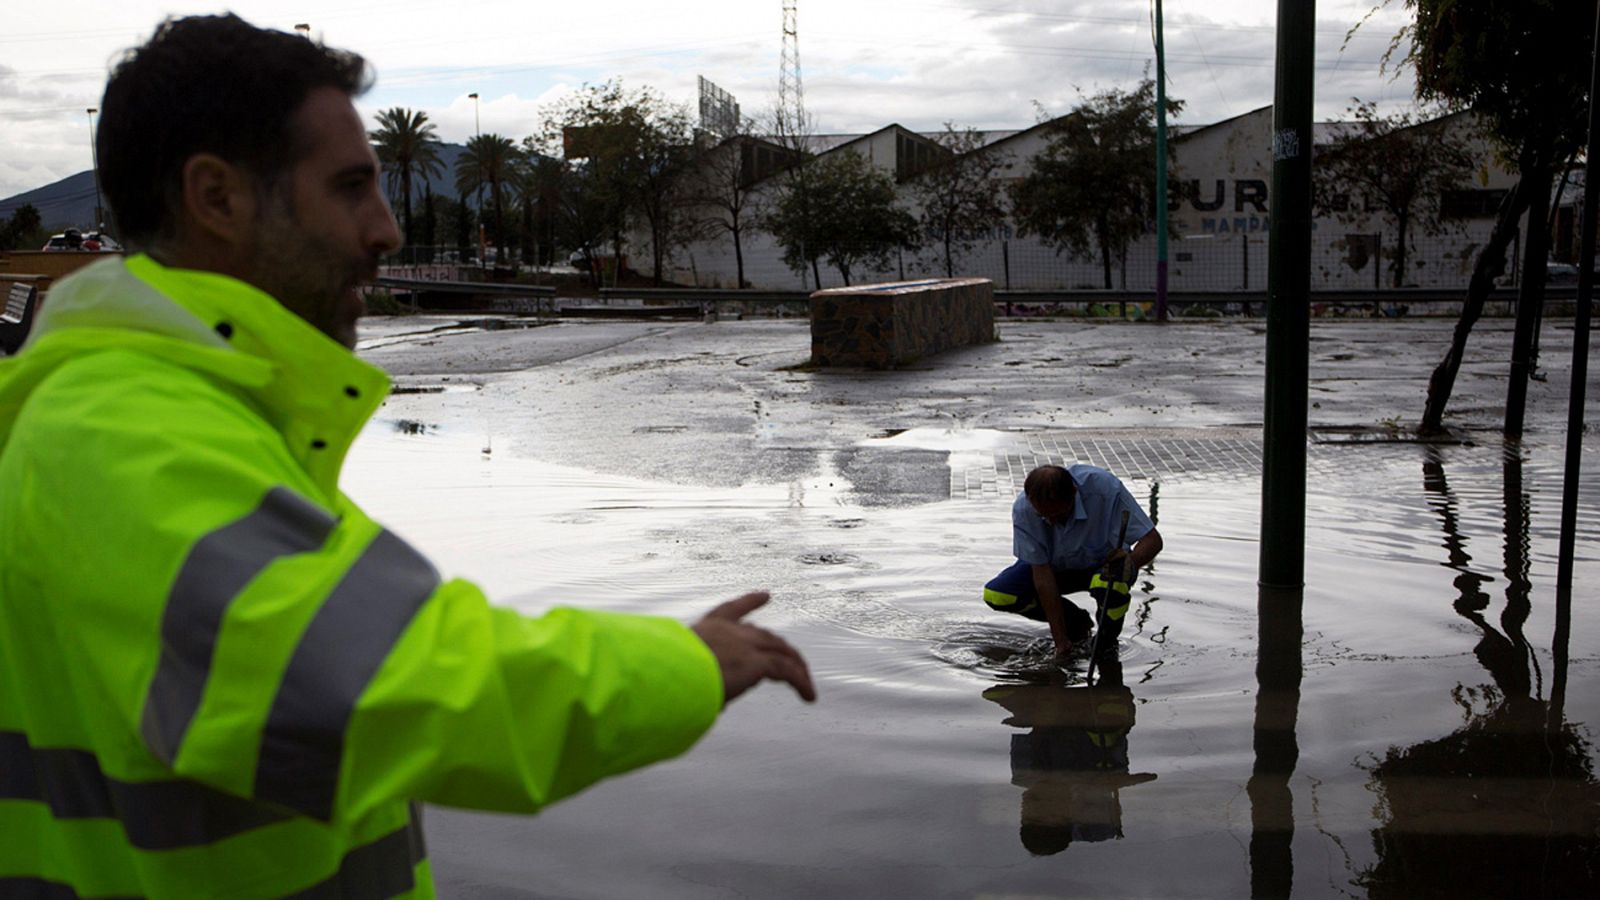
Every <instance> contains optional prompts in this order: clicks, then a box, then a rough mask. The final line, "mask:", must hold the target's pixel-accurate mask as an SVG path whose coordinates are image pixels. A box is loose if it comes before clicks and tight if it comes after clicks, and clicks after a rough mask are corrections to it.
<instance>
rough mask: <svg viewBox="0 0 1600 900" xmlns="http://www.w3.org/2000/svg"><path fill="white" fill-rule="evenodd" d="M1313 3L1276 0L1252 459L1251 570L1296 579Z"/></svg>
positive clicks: (1294, 583) (1301, 497) (1302, 477)
mask: <svg viewBox="0 0 1600 900" xmlns="http://www.w3.org/2000/svg"><path fill="white" fill-rule="evenodd" d="M1316 15H1317V11H1316V3H1315V0H1278V36H1277V41H1278V52H1277V77H1276V81H1275V84H1274V88H1273V101H1272V195H1271V196H1272V224H1271V226H1270V229H1269V239H1268V244H1267V371H1266V406H1265V410H1264V415H1263V429H1262V431H1263V435H1262V437H1263V442H1262V461H1261V568H1260V571H1261V576H1260V583H1261V584H1262V585H1265V586H1267V587H1275V588H1293V589H1299V588H1300V587H1301V586H1302V585H1304V583H1305V550H1306V547H1305V535H1306V414H1307V409H1306V407H1307V402H1306V392H1307V389H1308V384H1309V381H1308V375H1307V358H1308V356H1309V354H1310V351H1309V349H1308V348H1309V346H1310V342H1311V323H1310V315H1311V309H1310V307H1311V299H1310V291H1311V100H1312V85H1313V84H1314V74H1315V63H1316V52H1317V41H1316V37H1317V30H1316V22H1317V19H1316Z"/></svg>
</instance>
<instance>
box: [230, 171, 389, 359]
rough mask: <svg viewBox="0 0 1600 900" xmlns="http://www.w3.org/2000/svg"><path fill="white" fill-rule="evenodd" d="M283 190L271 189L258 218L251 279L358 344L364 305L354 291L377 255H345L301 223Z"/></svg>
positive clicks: (342, 339) (331, 333) (325, 329)
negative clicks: (363, 257)
mask: <svg viewBox="0 0 1600 900" xmlns="http://www.w3.org/2000/svg"><path fill="white" fill-rule="evenodd" d="M285 193H286V192H284V191H278V190H274V191H271V192H270V193H269V195H268V197H267V198H265V202H264V203H263V205H262V207H261V209H262V213H261V216H260V217H259V219H258V228H257V232H256V233H257V242H256V252H255V255H254V265H253V272H252V275H251V278H250V281H251V283H252V284H254V285H256V286H257V287H259V288H261V289H262V290H264V291H266V292H267V293H268V294H271V295H272V296H273V298H274V299H276V300H277V301H278V302H279V303H281V304H282V305H283V307H284V308H285V309H287V310H289V311H290V312H292V313H294V314H295V315H297V316H299V317H300V318H302V319H304V320H305V321H306V322H308V323H310V324H311V325H312V327H314V328H316V329H317V330H318V331H321V332H322V333H323V334H326V335H327V336H328V337H330V338H333V339H334V340H336V341H338V342H339V343H341V344H344V345H345V346H346V347H350V348H352V349H353V348H354V347H355V342H356V320H357V319H358V318H359V316H360V315H361V312H362V311H363V306H362V305H361V303H360V300H359V297H358V296H356V295H355V292H356V291H358V290H359V289H360V286H361V285H362V284H363V283H365V282H368V281H370V280H371V279H372V277H373V276H374V275H375V274H376V271H377V262H376V260H350V259H346V258H342V257H341V256H339V254H338V253H337V252H335V251H334V250H332V249H331V248H330V247H329V246H328V245H327V243H326V242H324V241H321V240H319V239H317V238H316V237H314V236H312V235H310V234H308V233H307V232H306V230H305V229H304V228H302V227H301V226H300V224H299V221H298V218H297V217H296V216H295V213H294V206H293V203H292V201H291V200H290V199H289V198H288V197H287V196H285Z"/></svg>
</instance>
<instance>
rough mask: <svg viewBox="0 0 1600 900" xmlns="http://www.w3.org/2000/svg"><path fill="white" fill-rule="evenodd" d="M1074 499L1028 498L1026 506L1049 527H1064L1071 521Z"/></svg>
mask: <svg viewBox="0 0 1600 900" xmlns="http://www.w3.org/2000/svg"><path fill="white" fill-rule="evenodd" d="M1074 499H1075V498H1073V497H1068V498H1067V499H1065V500H1033V499H1031V498H1030V499H1029V500H1028V504H1029V505H1030V506H1032V507H1033V511H1034V512H1036V513H1038V514H1039V517H1040V518H1041V519H1044V520H1045V521H1047V522H1049V523H1050V524H1051V525H1065V524H1067V523H1068V522H1071V521H1072V512H1073V507H1074V503H1073V500H1074Z"/></svg>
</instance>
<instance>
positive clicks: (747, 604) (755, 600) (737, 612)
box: [706, 591, 772, 622]
mask: <svg viewBox="0 0 1600 900" xmlns="http://www.w3.org/2000/svg"><path fill="white" fill-rule="evenodd" d="M771 597H772V595H771V594H769V593H767V592H766V591H751V592H750V593H748V594H745V595H743V596H741V597H735V598H734V599H732V600H729V601H728V602H726V603H723V604H721V605H719V606H717V607H716V608H715V609H713V610H711V612H709V613H706V618H708V619H726V620H728V621H729V622H737V621H739V620H740V619H742V618H744V617H745V616H748V615H750V614H751V613H753V612H755V611H756V610H758V609H760V608H761V607H762V606H763V605H765V604H766V602H767V600H769V599H771Z"/></svg>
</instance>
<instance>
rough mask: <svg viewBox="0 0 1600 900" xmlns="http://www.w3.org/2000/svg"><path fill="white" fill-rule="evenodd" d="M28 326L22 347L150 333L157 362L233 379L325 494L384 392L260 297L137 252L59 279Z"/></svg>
mask: <svg viewBox="0 0 1600 900" xmlns="http://www.w3.org/2000/svg"><path fill="white" fill-rule="evenodd" d="M37 328H38V332H39V333H38V334H36V335H34V336H33V337H34V338H36V339H37V340H36V341H35V340H30V342H29V343H30V344H34V343H38V344H41V345H42V344H47V343H49V342H50V341H51V337H52V335H61V336H66V335H67V334H69V333H71V332H73V331H76V330H78V329H92V330H94V331H95V332H99V333H101V334H103V335H105V339H104V340H102V341H95V343H97V344H102V345H106V346H115V345H117V344H120V343H133V344H145V343H147V342H148V341H149V339H150V338H158V339H159V341H158V343H159V345H160V346H161V347H162V351H161V352H162V354H163V356H164V358H167V359H169V360H170V361H173V362H175V363H177V364H179V365H184V366H187V367H190V368H194V369H199V370H203V371H205V372H207V373H208V374H210V375H212V376H215V377H218V378H220V379H223V380H225V381H227V382H230V383H232V384H233V385H235V386H236V388H237V389H238V390H239V391H240V392H241V393H243V394H244V395H245V396H246V397H247V398H248V399H249V400H251V401H252V402H253V403H254V404H255V405H256V406H257V407H258V409H259V410H260V411H261V412H262V414H263V416H264V417H265V418H266V419H267V420H268V421H270V422H271V423H272V425H273V427H275V428H276V429H277V430H278V432H279V433H281V434H282V435H283V437H284V440H285V441H286V442H287V444H288V447H289V450H290V452H291V453H292V454H293V455H294V457H295V458H296V459H297V460H299V461H300V462H301V464H302V465H303V466H304V468H305V469H306V471H307V472H308V473H310V474H311V476H312V477H313V478H314V479H315V480H316V482H317V484H318V485H319V486H320V487H322V488H323V489H324V490H325V491H326V492H327V496H329V497H333V496H335V494H336V492H337V491H336V488H337V483H338V476H339V468H340V466H341V465H342V464H343V461H344V457H345V454H346V452H347V451H348V450H349V448H350V444H351V443H352V442H353V441H354V440H355V437H356V435H357V434H358V433H359V432H360V430H361V427H362V425H364V424H365V423H366V420H367V419H368V418H369V417H370V416H371V415H372V413H373V412H375V411H376V410H377V408H378V406H379V405H380V404H382V402H383V400H384V398H385V397H386V396H388V392H389V378H388V376H387V375H385V374H384V373H383V372H382V371H381V370H380V369H378V368H376V367H374V366H372V365H369V364H368V363H366V362H363V361H362V360H360V359H358V358H357V357H356V355H355V354H354V353H352V352H351V351H350V350H349V349H347V348H345V347H344V346H343V345H341V344H339V343H338V342H337V341H335V340H333V339H332V338H330V337H328V336H327V335H324V334H323V333H322V332H320V331H318V330H317V329H316V328H313V327H312V326H311V325H310V324H308V323H307V322H306V321H305V320H303V319H301V318H300V317H299V316H297V315H295V314H294V313H292V312H290V311H289V310H287V309H285V308H284V307H283V305H282V304H280V303H278V302H277V300H275V299H273V298H272V297H271V296H270V295H268V294H266V293H264V292H262V291H260V290H258V289H257V288H255V287H253V286H251V285H249V284H246V283H244V282H242V281H239V280H238V279H235V278H230V277H228V276H225V275H219V274H216V273H214V272H201V271H195V270H190V269H177V268H169V267H167V266H163V265H161V264H160V263H158V262H156V261H155V260H153V259H151V258H150V257H149V256H146V255H143V254H140V255H137V256H132V257H129V258H128V259H126V260H121V259H113V260H106V261H104V262H100V263H96V264H94V265H92V266H88V267H86V268H84V269H82V270H80V271H79V272H78V273H75V274H74V275H73V276H71V277H69V278H66V279H63V280H62V281H61V282H60V283H59V284H58V285H57V286H56V287H55V288H54V289H53V290H51V292H50V296H49V298H48V302H47V303H45V304H44V306H43V307H42V308H41V311H40V318H39V321H38V323H37ZM119 333H120V334H121V335H122V336H123V337H125V338H126V340H125V341H123V340H118V339H117V337H118V334H119ZM33 349H35V348H31V347H30V350H29V352H32V350H33ZM26 355H27V354H24V356H26Z"/></svg>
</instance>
